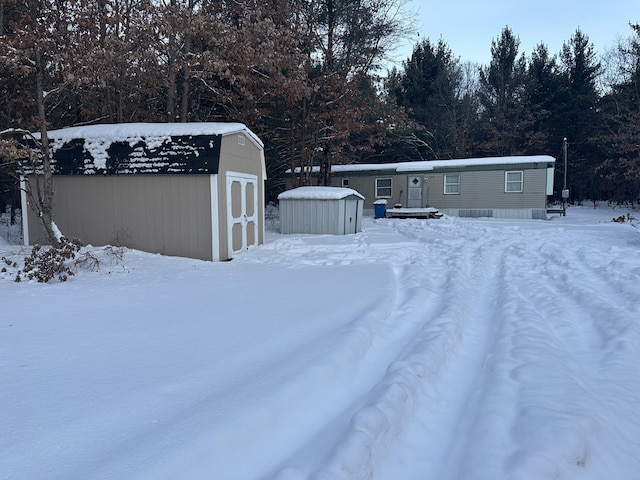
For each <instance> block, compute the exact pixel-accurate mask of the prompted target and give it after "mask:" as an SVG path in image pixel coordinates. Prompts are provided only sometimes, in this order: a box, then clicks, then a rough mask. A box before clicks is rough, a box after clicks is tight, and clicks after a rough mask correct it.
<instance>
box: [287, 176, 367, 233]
mask: <svg viewBox="0 0 640 480" xmlns="http://www.w3.org/2000/svg"><path fill="white" fill-rule="evenodd" d="M278 201H279V204H280V231H281V233H329V234H333V235H345V234H349V233H357V232H360V231H362V208H363V206H364V197H363V196H362V195H360V194H359V193H358V192H356V191H355V190H352V189H350V188H341V187H298V188H294V189H292V190H287V191H286V192H283V193H281V194H280V195H278Z"/></svg>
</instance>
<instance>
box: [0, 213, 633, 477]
mask: <svg viewBox="0 0 640 480" xmlns="http://www.w3.org/2000/svg"><path fill="white" fill-rule="evenodd" d="M619 213H620V212H611V211H607V210H604V211H603V210H596V211H593V210H591V209H578V208H575V209H570V211H569V215H568V216H567V217H566V218H560V217H554V218H553V219H552V220H550V221H546V222H545V221H526V222H525V221H498V220H490V219H479V220H466V219H455V218H443V219H441V220H435V221H424V220H387V219H383V220H376V221H374V220H372V219H369V220H366V221H365V223H364V231H363V233H361V234H358V235H350V236H344V237H336V236H317V235H314V236H311V235H308V236H299V235H296V236H281V235H277V234H271V235H270V239H269V241H268V243H267V245H265V246H263V247H261V248H259V249H257V250H254V251H252V252H250V253H249V254H246V255H244V256H242V257H240V258H238V259H237V260H234V261H233V262H230V263H223V264H211V263H206V262H197V261H192V260H185V259H177V258H162V257H159V256H154V255H147V254H141V253H137V252H129V253H127V255H126V256H125V263H124V265H120V266H118V265H114V266H109V265H108V259H105V261H104V268H103V273H102V274H96V273H90V272H81V273H80V274H79V275H78V276H77V277H75V278H74V279H73V280H72V281H71V282H69V283H67V284H53V285H37V284H25V283H22V284H15V283H13V282H11V281H10V279H9V278H8V277H7V276H5V279H4V280H2V277H0V300H2V305H3V307H2V308H3V309H2V315H1V316H0V385H1V388H0V406H1V409H0V411H1V412H2V413H1V414H0V415H1V416H0V434H1V435H0V478H2V479H16V480H18V479H20V480H23V479H25V480H35V479H52V478H60V479H83V480H84V479H114V480H115V479H118V480H122V479H165V478H166V479H220V480H235V479H237V480H242V479H247V480H249V479H256V480H258V479H259V480H262V479H277V480H301V479H314V480H338V479H369V478H373V479H384V480H396V479H402V480H412V479H415V480H418V479H421V480H422V479H427V478H434V479H436V478H437V479H438V480H454V479H455V480H457V479H460V480H473V479H478V480H480V479H486V480H501V479H503V480H519V479H536V480H538V479H574V478H575V479H594V480H595V479H602V478H616V479H632V478H635V476H636V475H637V472H638V471H640V453H639V452H640V409H639V408H638V405H640V373H639V372H638V368H637V365H639V364H640V325H639V323H638V319H639V318H640V234H639V233H638V231H637V230H636V229H634V228H633V227H632V226H630V225H629V224H628V223H625V224H617V223H612V222H611V221H610V220H611V218H612V217H613V216H617V215H618V214H619ZM15 250H16V247H8V246H2V245H0V253H2V254H6V253H7V252H12V251H15ZM107 272H110V273H107Z"/></svg>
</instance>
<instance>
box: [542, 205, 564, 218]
mask: <svg viewBox="0 0 640 480" xmlns="http://www.w3.org/2000/svg"><path fill="white" fill-rule="evenodd" d="M547 213H559V214H560V215H561V216H563V217H564V216H566V215H567V211H566V210H565V209H564V208H563V207H560V208H547Z"/></svg>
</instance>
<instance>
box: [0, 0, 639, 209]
mask: <svg viewBox="0 0 640 480" xmlns="http://www.w3.org/2000/svg"><path fill="white" fill-rule="evenodd" d="M406 6H407V4H406V2H405V1H404V0H357V1H354V0H318V1H316V0H268V1H266V2H265V1H257V0H249V1H247V0H232V1H225V0H222V1H220V0H218V1H215V2H213V1H206V0H186V1H178V0H145V1H136V0H71V1H65V2H59V1H54V0H26V1H24V0H23V1H18V0H1V1H0V131H2V130H5V129H9V128H21V129H26V130H29V131H35V130H39V129H40V125H41V124H42V121H43V119H45V121H46V125H47V127H48V128H61V127H65V126H72V125H84V124H93V123H115V122H193V121H239V122H243V123H246V124H247V125H248V126H249V127H250V128H251V129H252V130H253V131H255V132H256V133H257V134H258V135H259V136H260V137H261V138H262V139H263V141H264V143H265V149H266V151H265V157H266V161H267V169H268V172H267V173H268V177H269V181H268V182H269V183H268V189H267V195H268V197H269V199H272V198H274V197H275V196H276V195H277V193H279V191H281V189H282V188H283V186H284V172H285V170H286V169H288V168H292V167H300V166H309V165H314V166H320V167H321V169H322V171H323V172H329V171H330V167H331V165H334V164H343V163H354V162H366V163H378V162H395V161H413V160H429V159H448V158H464V157H470V156H496V155H518V154H550V155H553V156H555V157H556V158H557V159H558V160H559V162H558V164H557V167H558V168H557V174H558V179H562V176H563V174H564V172H563V162H562V159H563V150H562V146H563V139H564V138H567V140H568V149H567V153H568V165H569V167H568V171H567V178H568V186H569V188H570V190H571V199H572V200H581V199H587V198H588V199H612V200H621V201H637V200H638V198H639V197H640V27H639V26H638V24H637V23H633V22H634V21H635V20H637V19H630V22H631V23H630V24H629V36H628V38H627V39H625V40H622V41H621V42H620V43H619V45H618V47H617V49H615V50H612V51H610V52H607V54H606V55H604V56H600V57H599V56H598V55H596V52H595V51H594V48H593V45H592V44H591V43H590V41H589V37H588V35H587V33H586V32H582V31H581V30H576V32H575V34H574V35H572V36H571V38H569V39H567V41H566V42H565V44H564V46H563V48H562V51H560V52H557V53H552V52H549V51H548V49H547V47H546V46H545V45H544V44H541V45H538V46H537V47H536V48H535V50H534V51H533V52H531V54H529V55H526V54H525V53H523V52H520V51H519V39H518V36H517V34H516V33H514V32H513V31H512V30H511V29H510V28H509V27H505V28H504V29H503V30H502V31H501V32H496V34H497V37H496V39H495V40H494V41H493V43H492V45H491V55H492V57H491V61H490V63H489V65H475V64H471V63H469V62H464V61H463V60H462V59H460V58H459V57H457V56H456V55H455V53H454V52H452V51H451V49H450V48H449V46H448V45H447V44H446V42H445V41H444V40H440V41H438V42H433V41H431V40H429V33H430V32H420V33H421V36H422V38H426V40H423V41H421V42H419V43H417V44H416V45H415V46H414V49H413V53H412V55H411V57H410V58H408V59H406V60H405V61H404V62H403V63H402V66H401V67H398V68H395V69H393V70H392V71H390V72H384V70H383V69H384V65H387V64H388V63H387V60H388V58H389V55H390V54H392V53H393V50H394V49H395V47H396V46H397V45H399V44H400V42H401V41H402V40H403V39H406V38H408V37H409V36H410V34H411V32H412V30H411V14H410V12H408V11H406V10H405V8H406ZM3 138H4V140H0V172H1V173H0V196H3V197H2V198H0V200H4V203H10V202H13V201H14V200H11V199H13V198H15V196H13V197H11V195H15V194H14V193H13V192H12V189H14V187H15V183H14V181H13V180H12V178H11V173H12V172H13V168H14V167H13V163H12V161H11V152H12V151H14V150H12V147H11V145H9V144H10V142H11V139H10V138H7V137H6V136H5V137H3ZM321 178H326V175H321ZM308 181H309V179H308V178H298V179H297V182H299V183H301V184H302V183H306V182H308ZM561 184H562V182H561V181H557V182H556V185H557V186H558V187H561V186H562V185H561ZM556 193H557V194H559V191H557V192H556ZM2 203H3V202H2V201H0V204H2ZM0 208H1V207H0Z"/></svg>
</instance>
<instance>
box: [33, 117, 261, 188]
mask: <svg viewBox="0 0 640 480" xmlns="http://www.w3.org/2000/svg"><path fill="white" fill-rule="evenodd" d="M233 134H244V135H246V136H247V137H248V138H249V139H250V141H251V142H253V143H254V144H255V145H256V146H257V147H258V148H259V150H260V152H261V157H262V162H263V171H264V155H263V153H262V151H263V143H262V141H261V140H260V139H259V138H258V137H257V136H256V135H255V134H254V133H253V132H252V131H251V130H249V129H248V128H247V127H246V126H245V125H244V124H242V123H118V124H102V125H88V126H82V127H69V128H63V129H60V130H52V131H50V132H48V133H47V135H48V137H49V141H50V145H51V147H52V166H53V173H54V174H57V175H95V174H108V175H113V174H136V173H160V174H163V173H168V174H180V173H182V174H215V173H218V168H219V162H220V149H221V142H222V137H223V136H226V135H233ZM34 136H36V137H39V135H38V134H34ZM23 168H25V171H26V172H27V173H28V171H29V169H30V167H29V166H28V165H25V166H24V167H23ZM263 175H264V174H263ZM264 176H266V175H264Z"/></svg>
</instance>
